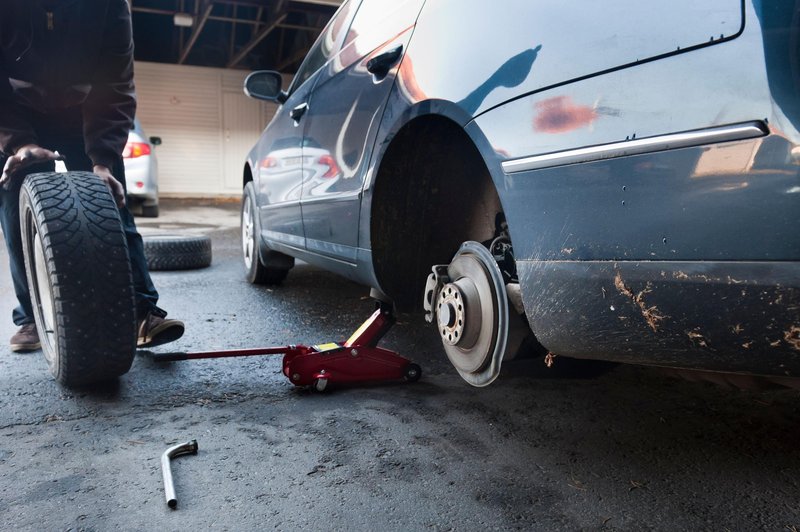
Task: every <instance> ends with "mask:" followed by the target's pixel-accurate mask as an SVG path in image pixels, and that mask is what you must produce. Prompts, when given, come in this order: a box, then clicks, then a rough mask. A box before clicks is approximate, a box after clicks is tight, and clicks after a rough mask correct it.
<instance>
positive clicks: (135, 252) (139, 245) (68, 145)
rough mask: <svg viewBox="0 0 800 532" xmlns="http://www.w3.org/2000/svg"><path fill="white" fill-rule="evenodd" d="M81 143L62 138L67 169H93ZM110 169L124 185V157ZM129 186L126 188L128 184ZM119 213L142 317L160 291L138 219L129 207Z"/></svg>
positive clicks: (138, 313)
mask: <svg viewBox="0 0 800 532" xmlns="http://www.w3.org/2000/svg"><path fill="white" fill-rule="evenodd" d="M78 142H79V143H76V142H75V139H73V140H72V142H68V141H67V142H63V141H62V142H60V143H58V144H59V148H58V150H59V153H61V154H62V155H63V156H64V158H65V159H66V161H65V165H66V167H67V169H68V170H83V171H86V172H91V171H92V161H91V160H90V159H89V157H88V156H87V155H86V154H85V153H84V151H83V139H82V138H81V139H78ZM111 173H112V174H113V175H114V177H116V178H117V180H118V181H119V182H120V183H122V186H123V187H125V165H124V163H123V161H122V157H119V160H118V161H117V162H116V163H115V164H114V168H112V169H111ZM126 190H127V188H126ZM119 216H120V219H121V220H122V229H123V231H124V232H125V238H126V240H127V241H128V254H129V255H130V259H131V272H132V274H133V289H134V291H135V293H136V315H137V316H139V319H143V317H144V316H146V315H147V313H148V312H152V311H154V310H156V309H158V307H157V303H158V291H157V290H156V287H155V286H154V285H153V280H152V279H151V278H150V271H149V269H148V268H147V259H146V258H145V256H144V243H143V242H142V236H141V235H140V234H139V231H138V230H137V229H136V222H135V221H134V219H133V216H132V215H131V213H130V211H129V210H128V208H127V207H123V208H121V209H120V210H119Z"/></svg>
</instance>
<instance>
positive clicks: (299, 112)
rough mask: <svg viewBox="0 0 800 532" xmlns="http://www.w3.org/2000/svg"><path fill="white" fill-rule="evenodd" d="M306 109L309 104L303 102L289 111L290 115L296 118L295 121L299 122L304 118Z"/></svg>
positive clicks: (293, 118)
mask: <svg viewBox="0 0 800 532" xmlns="http://www.w3.org/2000/svg"><path fill="white" fill-rule="evenodd" d="M306 111H308V104H307V103H301V104H300V105H298V106H297V107H295V108H294V109H292V110H291V111H289V116H290V117H292V120H294V121H295V122H299V121H300V119H301V118H303V115H304V114H306Z"/></svg>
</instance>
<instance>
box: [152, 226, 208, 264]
mask: <svg viewBox="0 0 800 532" xmlns="http://www.w3.org/2000/svg"><path fill="white" fill-rule="evenodd" d="M143 240H144V256H145V258H146V259H147V267H148V268H149V269H150V270H151V271H167V270H195V269H198V268H206V267H208V266H209V265H210V264H211V256H212V254H211V238H209V237H208V236H205V235H188V236H187V235H148V236H145V237H143Z"/></svg>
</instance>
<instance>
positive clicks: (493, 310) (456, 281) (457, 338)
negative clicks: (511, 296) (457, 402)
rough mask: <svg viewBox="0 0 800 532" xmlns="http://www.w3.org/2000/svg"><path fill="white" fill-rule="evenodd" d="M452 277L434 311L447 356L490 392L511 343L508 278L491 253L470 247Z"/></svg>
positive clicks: (453, 264)
mask: <svg viewBox="0 0 800 532" xmlns="http://www.w3.org/2000/svg"><path fill="white" fill-rule="evenodd" d="M447 277H448V278H449V279H448V280H449V281H450V282H447V283H446V284H445V285H444V286H442V288H441V289H440V290H439V293H438V295H437V296H436V303H435V305H434V308H435V310H436V324H437V329H438V330H439V335H440V336H441V338H442V343H443V344H444V349H445V353H446V354H447V357H448V358H449V359H450V362H451V363H452V364H453V366H455V368H456V369H457V370H458V372H459V374H460V375H461V376H462V377H463V378H464V380H466V381H467V382H469V383H470V384H472V385H473V386H486V385H487V384H489V383H491V382H492V381H493V380H494V379H495V378H497V375H498V373H499V372H500V363H501V362H502V359H503V354H504V353H505V349H506V342H507V338H508V329H509V317H508V300H507V297H506V291H505V284H504V282H503V276H502V274H501V273H500V270H499V268H498V266H497V263H496V262H495V260H494V258H493V257H492V255H491V254H490V253H489V252H488V251H487V250H486V248H484V247H483V246H482V245H481V244H479V243H477V242H465V243H464V244H463V245H462V246H461V249H459V251H458V253H456V255H455V257H454V258H453V260H452V262H450V264H449V265H448V266H447Z"/></svg>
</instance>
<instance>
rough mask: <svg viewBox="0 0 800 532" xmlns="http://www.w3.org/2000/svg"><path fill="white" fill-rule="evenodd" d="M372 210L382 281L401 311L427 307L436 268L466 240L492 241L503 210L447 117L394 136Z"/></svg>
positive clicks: (472, 149)
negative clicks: (429, 282) (424, 304)
mask: <svg viewBox="0 0 800 532" xmlns="http://www.w3.org/2000/svg"><path fill="white" fill-rule="evenodd" d="M372 205H373V208H372V212H371V220H370V234H371V246H372V260H373V264H374V268H375V275H376V277H377V280H378V283H379V284H380V286H381V288H382V289H383V291H384V292H385V293H386V295H387V296H389V297H390V298H391V299H392V300H393V301H394V302H395V304H396V305H397V307H398V309H400V310H413V309H416V308H419V307H421V303H422V295H423V288H424V285H425V279H426V277H427V275H428V274H429V273H430V270H431V266H432V265H434V264H447V263H448V262H450V259H451V258H452V257H453V255H454V254H455V252H456V251H457V250H458V248H459V246H460V245H461V243H462V242H464V241H466V240H476V241H478V242H483V241H486V240H489V239H491V238H492V237H493V236H494V235H495V220H496V216H497V214H498V213H500V212H502V207H501V204H500V198H499V197H498V195H497V190H496V189H495V186H494V182H493V181H492V178H491V175H490V173H489V170H488V169H487V167H486V164H485V163H484V161H483V158H482V157H481V155H480V152H479V151H478V149H477V147H476V146H475V144H474V143H473V142H472V140H471V139H470V138H469V136H468V135H467V134H466V133H465V132H464V130H463V128H462V127H460V126H459V125H458V124H456V123H455V122H452V121H450V120H448V119H445V118H442V117H421V118H417V119H415V120H413V121H412V122H410V123H409V124H407V125H406V126H405V127H404V128H403V129H402V130H400V131H399V132H398V133H397V135H395V137H394V139H393V140H392V144H391V145H390V146H389V148H388V150H387V151H386V154H385V155H384V157H383V160H382V162H381V165H380V169H379V171H378V174H377V176H376V179H375V185H374V190H373V199H372ZM376 206H378V207H376Z"/></svg>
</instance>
